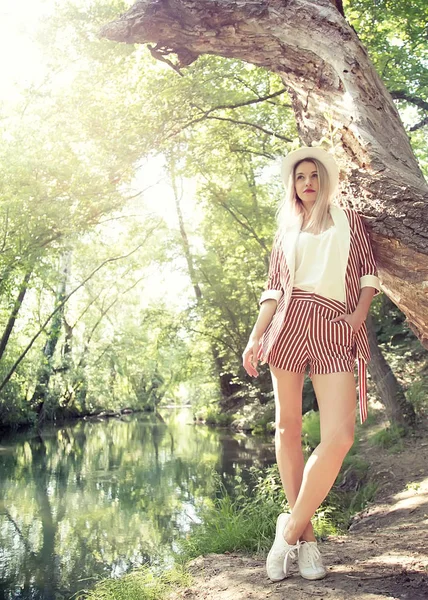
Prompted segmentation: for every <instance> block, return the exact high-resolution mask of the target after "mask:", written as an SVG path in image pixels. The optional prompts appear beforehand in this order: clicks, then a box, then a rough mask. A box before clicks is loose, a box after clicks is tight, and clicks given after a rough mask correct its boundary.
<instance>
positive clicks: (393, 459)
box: [166, 425, 428, 600]
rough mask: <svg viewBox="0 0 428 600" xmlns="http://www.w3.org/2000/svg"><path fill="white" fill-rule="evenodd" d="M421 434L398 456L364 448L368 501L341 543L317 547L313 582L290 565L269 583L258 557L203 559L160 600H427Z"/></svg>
mask: <svg viewBox="0 0 428 600" xmlns="http://www.w3.org/2000/svg"><path fill="white" fill-rule="evenodd" d="M427 434H428V431H427V427H426V425H425V426H424V427H421V428H420V429H419V430H418V432H416V434H415V435H414V436H412V437H411V438H409V439H404V440H403V442H402V444H403V445H402V447H401V449H400V450H398V451H397V450H393V451H392V452H390V451H388V450H383V451H379V452H376V453H374V452H373V451H372V448H371V446H370V444H369V443H368V440H365V441H364V443H363V444H362V453H363V455H365V456H367V458H370V461H371V470H372V479H377V480H378V482H379V488H378V491H377V493H376V496H375V499H374V501H373V502H371V503H370V505H369V506H368V507H367V508H366V509H365V510H363V511H361V512H359V513H357V514H356V515H355V516H354V518H353V520H352V524H351V527H350V529H349V531H348V533H347V534H346V535H330V536H328V537H327V539H326V540H325V541H323V542H321V543H320V549H321V551H322V554H323V556H324V557H325V563H326V565H327V566H328V575H327V577H326V578H325V579H324V580H321V581H306V580H304V579H302V578H301V577H300V575H299V573H298V569H297V565H293V568H292V574H291V577H290V578H288V579H286V580H283V581H282V582H279V583H273V582H271V581H270V580H269V579H268V578H267V576H266V571H265V553H262V554H259V555H258V554H254V555H252V556H248V555H245V554H243V553H242V552H234V553H224V554H221V555H220V554H209V555H206V556H201V557H198V558H196V559H195V560H193V561H192V562H191V563H189V565H188V566H187V569H188V572H189V573H190V574H191V575H192V577H193V581H192V584H191V585H189V586H187V587H186V588H184V589H181V590H176V591H174V592H172V593H171V594H170V595H169V596H167V597H166V598H167V599H168V600H178V599H179V598H186V600H196V599H202V598H203V599H204V600H230V599H232V598H233V600H249V599H251V600H262V599H263V600H264V599H266V598H269V599H270V600H284V598H287V600H308V598H310V597H312V598H319V599H322V598H328V599H329V600H345V599H346V600H348V599H350V598H352V599H355V600H404V599H409V600H426V599H427V598H428V548H427V544H426V532H427V529H428V470H427V464H428V435H427Z"/></svg>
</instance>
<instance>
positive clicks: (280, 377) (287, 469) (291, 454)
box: [270, 366, 315, 542]
mask: <svg viewBox="0 0 428 600" xmlns="http://www.w3.org/2000/svg"><path fill="white" fill-rule="evenodd" d="M270 369H271V375H272V383H273V390H274V394H275V421H276V430H275V452H276V460H277V463H278V469H279V473H280V476H281V481H282V485H283V488H284V491H285V495H286V497H287V500H288V503H289V505H290V507H291V508H293V506H294V505H295V503H296V499H297V496H298V494H299V490H300V486H301V483H302V476H303V468H304V464H305V463H304V457H303V451H302V438H301V434H302V389H303V382H304V377H305V376H304V373H293V372H291V371H284V370H283V369H277V368H276V367H273V366H271V367H270ZM299 537H300V539H301V540H306V541H308V542H311V541H315V536H314V531H313V528H312V524H311V522H310V519H309V520H308V522H307V523H306V526H305V527H304V528H303V531H302V533H301V534H300V536H299Z"/></svg>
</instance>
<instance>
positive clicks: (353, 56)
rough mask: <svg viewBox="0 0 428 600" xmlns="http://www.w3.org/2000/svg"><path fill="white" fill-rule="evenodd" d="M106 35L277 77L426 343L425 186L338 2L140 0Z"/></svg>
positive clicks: (178, 64)
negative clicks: (360, 216)
mask: <svg viewBox="0 0 428 600" xmlns="http://www.w3.org/2000/svg"><path fill="white" fill-rule="evenodd" d="M101 35H102V36H104V37H107V38H108V39H110V40H114V41H119V42H126V43H129V44H131V43H149V42H152V43H154V44H155V45H154V46H149V48H150V50H151V52H152V55H153V56H155V57H156V58H159V59H160V60H163V61H168V62H169V64H171V65H172V66H173V67H174V69H175V70H176V71H178V72H180V73H181V70H182V69H183V68H184V67H186V66H188V65H190V64H191V63H192V62H194V61H195V60H196V59H197V58H198V57H199V56H200V55H202V54H216V55H219V56H224V57H234V58H239V59H241V60H244V61H247V62H250V63H253V64H255V65H259V66H263V67H266V68H267V69H269V70H271V71H273V72H275V73H278V74H279V75H280V77H281V78H282V80H283V82H284V84H285V85H286V87H287V89H288V92H289V95H290V98H291V103H292V106H293V110H294V115H295V118H296V123H297V128H298V132H299V137H300V139H301V140H302V142H303V143H305V144H307V145H311V144H312V143H313V142H315V143H320V142H321V141H322V140H327V141H328V142H329V143H330V144H331V145H332V147H333V149H334V152H335V154H336V157H337V159H338V161H339V163H340V165H341V167H342V180H343V181H342V183H343V189H344V190H345V192H346V193H345V195H344V201H345V202H347V203H349V204H350V205H352V206H354V207H356V208H358V209H361V210H362V211H363V212H364V213H365V215H366V216H367V217H370V226H369V230H370V233H371V237H372V240H373V244H374V247H375V252H376V256H377V260H378V265H379V275H380V278H381V281H382V285H383V289H384V290H385V292H386V293H387V294H388V296H390V298H391V299H392V300H393V301H394V302H395V303H396V304H397V306H399V307H400V309H401V310H402V311H403V312H404V313H405V314H406V316H407V318H408V320H409V323H410V326H411V328H412V330H413V331H414V332H415V334H416V335H417V336H418V338H419V339H420V340H421V342H422V344H423V345H424V346H425V347H428V320H427V318H426V317H427V314H428V297H427V294H426V283H424V282H426V280H427V275H428V266H427V258H426V255H427V233H426V232H427V220H428V216H427V211H426V204H427V200H428V186H427V184H426V182H425V180H424V178H423V175H422V172H421V170H420V168H419V166H418V163H417V161H416V158H415V156H414V154H413V152H412V149H411V146H410V143H409V139H408V136H407V134H406V131H405V129H404V127H403V125H402V123H401V120H400V117H399V114H398V111H397V108H396V106H395V104H394V102H393V99H392V97H391V95H390V94H389V93H388V91H387V89H386V88H385V85H384V84H383V83H382V81H381V78H380V77H379V75H378V74H377V72H376V70H375V68H374V66H373V64H372V63H371V61H370V59H369V57H368V54H367V51H366V49H365V48H364V46H363V45H362V43H361V42H360V40H359V39H358V36H357V34H356V32H355V31H354V30H353V29H352V27H350V26H349V24H348V23H347V22H346V20H345V18H344V16H343V14H342V13H341V10H340V4H338V3H337V2H327V0H302V1H301V2H299V3H284V2H279V1H274V2H269V3H267V2H263V1H262V0H260V1H259V2H247V3H242V2H237V1H236V0H225V1H224V2H222V3H215V4H213V3H212V2H207V1H205V0H201V1H199V2H197V3H196V2H193V1H192V0H181V1H177V2H174V3H173V4H170V3H164V2H160V1H159V0H140V1H139V2H137V3H136V4H135V5H134V6H133V7H132V8H131V9H130V10H129V11H128V12H126V13H125V14H124V15H122V16H121V17H120V18H119V19H118V20H116V21H114V22H112V23H110V24H108V25H106V26H105V27H104V28H103V29H102V31H101ZM171 54H175V55H176V59H175V62H173V60H171V59H170V58H167V57H168V56H169V55H171ZM408 265H412V269H411V272H410V273H409V270H408Z"/></svg>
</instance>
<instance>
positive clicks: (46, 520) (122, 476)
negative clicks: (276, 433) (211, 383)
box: [0, 408, 275, 600]
mask: <svg viewBox="0 0 428 600" xmlns="http://www.w3.org/2000/svg"><path fill="white" fill-rule="evenodd" d="M274 460H275V457H274V450H273V439H272V437H268V438H260V437H255V436H254V437H253V436H251V435H245V434H234V433H232V432H231V431H229V430H227V429H218V428H211V427H207V426H204V425H196V424H194V423H193V418H192V411H191V409H187V408H180V409H170V408H168V409H162V410H160V411H159V417H157V416H156V415H154V414H145V413H139V414H134V415H127V416H126V417H125V416H124V417H122V418H121V419H117V418H116V419H109V420H104V421H83V420H79V421H75V422H73V423H69V424H66V425H62V426H54V425H52V426H49V427H45V428H44V429H43V430H42V431H41V432H40V434H37V433H34V432H32V433H19V434H15V435H9V436H6V437H3V439H2V441H1V444H0V478H1V488H0V595H1V598H5V599H6V600H9V599H10V600H12V599H18V598H19V599H25V600H29V599H30V598H31V599H32V600H42V599H43V600H60V599H61V600H63V599H65V598H70V596H72V595H73V594H74V593H76V592H78V591H80V590H83V589H88V588H90V587H92V586H93V585H94V584H95V583H96V581H98V580H100V579H103V578H105V577H118V576H121V575H123V574H124V573H126V572H127V571H128V570H129V569H132V568H133V567H136V566H139V565H142V564H150V565H153V566H156V564H163V563H164V562H165V561H167V560H168V556H169V555H170V554H171V549H172V548H173V547H174V542H175V541H176V540H177V539H178V538H180V537H182V536H185V535H186V533H188V531H189V528H190V525H191V523H192V522H195V521H196V522H198V521H199V518H198V515H199V511H200V509H201V507H202V506H203V505H204V504H205V503H206V502H207V501H209V500H210V499H212V498H214V497H215V495H216V493H218V488H217V486H216V483H215V479H216V478H215V477H214V476H213V474H214V473H218V474H219V476H220V478H221V479H222V480H223V482H224V483H225V485H226V487H227V488H228V489H229V490H232V489H233V479H234V477H235V476H236V475H240V476H242V477H243V478H244V479H246V478H247V476H248V469H249V467H250V466H252V465H256V466H265V465H268V464H272V463H273V462H274Z"/></svg>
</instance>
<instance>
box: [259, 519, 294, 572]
mask: <svg viewBox="0 0 428 600" xmlns="http://www.w3.org/2000/svg"><path fill="white" fill-rule="evenodd" d="M289 518H290V515H289V514H288V513H281V514H280V515H279V517H278V518H277V520H276V533H275V540H274V542H273V545H272V548H271V549H270V551H269V554H268V556H267V559H266V571H267V575H268V577H269V579H271V580H272V581H281V580H282V579H285V578H286V577H288V571H289V568H290V563H291V560H290V559H291V558H296V550H298V549H299V542H297V544H295V545H292V544H288V543H287V542H286V541H285V539H284V529H285V526H286V524H287V521H288V519H289Z"/></svg>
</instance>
